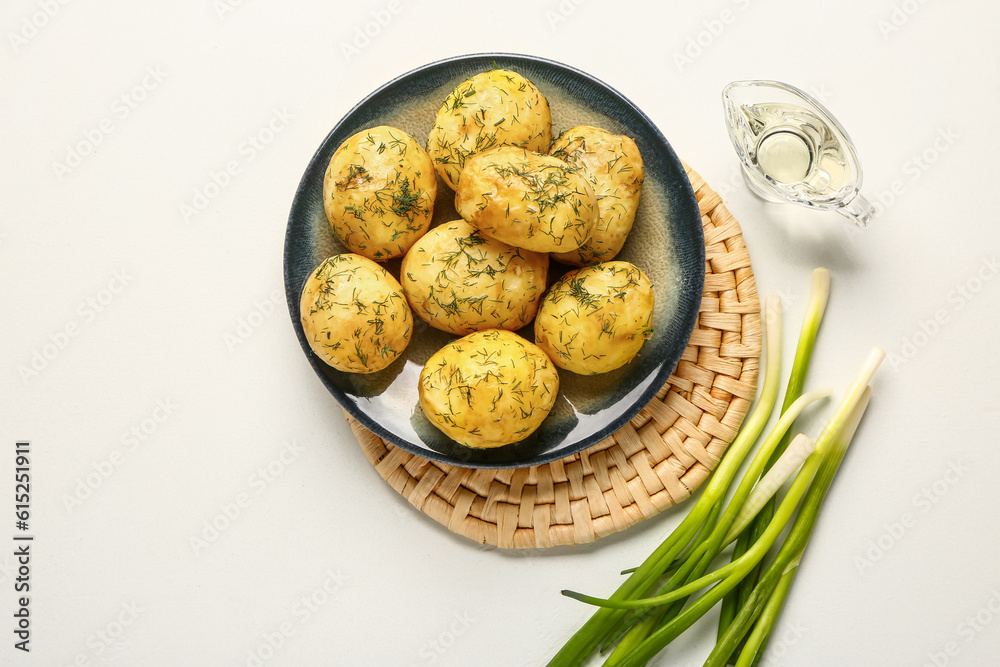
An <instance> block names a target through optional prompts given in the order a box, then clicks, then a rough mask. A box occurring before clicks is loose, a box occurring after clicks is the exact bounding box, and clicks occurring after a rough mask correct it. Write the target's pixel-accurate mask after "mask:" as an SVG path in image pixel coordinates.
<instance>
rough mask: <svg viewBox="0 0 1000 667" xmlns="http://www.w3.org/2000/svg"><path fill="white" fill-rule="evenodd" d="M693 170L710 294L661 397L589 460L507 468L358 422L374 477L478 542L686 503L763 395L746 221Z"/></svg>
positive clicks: (597, 526) (563, 536) (572, 537)
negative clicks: (466, 464)
mask: <svg viewBox="0 0 1000 667" xmlns="http://www.w3.org/2000/svg"><path fill="white" fill-rule="evenodd" d="M686 168H687V173H688V177H689V178H690V179H691V184H692V186H693V187H694V191H695V195H696V196H697V198H698V206H699V208H700V209H701V215H702V224H703V226H704V228H705V249H706V255H705V260H706V261H705V288H704V294H703V296H702V302H701V310H700V312H699V314H698V323H697V325H696V326H695V329H694V332H693V333H692V334H691V338H690V340H689V341H688V345H687V348H686V349H685V351H684V355H683V356H682V357H681V361H680V362H679V363H678V364H677V367H676V368H675V369H674V373H673V375H671V376H670V379H669V380H668V382H667V384H666V385H664V386H663V388H662V389H661V390H660V391H659V393H657V395H656V398H655V399H653V400H652V401H651V402H650V403H649V404H648V405H647V406H646V407H645V408H643V409H642V411H640V412H639V414H638V415H636V416H635V417H634V418H633V419H632V420H631V421H630V422H629V423H627V424H626V425H625V426H623V427H622V428H621V429H619V430H618V431H617V432H616V433H614V434H613V435H612V436H611V437H609V438H606V439H605V440H603V441H601V442H599V443H598V444H596V445H594V446H593V447H591V448H589V449H587V450H585V451H583V452H581V453H579V454H574V455H573V456H569V457H566V458H564V459H561V460H559V461H554V462H552V463H548V464H545V465H540V466H532V467H530V468H517V469H508V470H493V469H470V468H458V467H454V466H450V465H447V464H442V463H436V462H432V461H428V460H426V459H423V458H421V457H419V456H415V455H413V454H410V453H408V452H406V451H404V450H402V449H399V448H398V447H395V446H393V445H390V444H388V443H386V442H385V441H383V440H382V439H381V438H379V437H378V436H376V435H375V434H373V433H372V432H371V431H369V430H367V429H366V428H364V427H363V426H362V425H361V424H359V423H358V422H357V421H356V420H354V419H353V418H352V417H350V416H349V415H348V416H347V420H348V422H349V423H350V425H351V430H352V431H353V432H354V435H355V436H356V437H357V439H358V442H359V443H360V444H361V448H362V449H363V450H364V453H365V456H366V457H367V458H368V460H369V461H370V462H371V463H372V465H374V466H375V470H377V471H378V474H379V475H381V476H382V478H383V479H385V480H386V481H387V482H388V483H389V484H390V485H391V486H392V487H393V488H394V489H396V491H398V492H399V493H400V494H402V495H403V496H404V497H405V498H406V499H407V500H408V501H409V502H410V503H411V504H413V506H414V507H416V508H417V509H419V510H421V511H422V512H424V513H426V514H427V515H429V516H430V517H432V518H433V519H435V520H436V521H438V522H439V523H441V524H443V525H444V526H446V527H447V528H448V529H449V530H451V531H452V532H455V533H458V534H460V535H464V536H466V537H468V538H470V539H472V540H474V541H476V542H478V543H480V544H492V545H495V546H498V547H501V548H532V547H551V546H556V545H566V544H583V543H586V542H592V541H594V540H596V539H597V538H599V537H604V536H605V535H610V534H611V533H615V532H618V531H620V530H624V529H625V528H628V527H629V526H632V525H634V524H636V523H638V522H639V521H642V520H643V519H648V518H649V517H651V516H653V515H655V514H657V513H659V512H660V511H662V510H664V509H666V508H667V507H670V506H672V505H674V504H676V503H678V502H680V501H682V500H684V499H685V498H687V497H688V496H690V495H691V493H692V492H693V491H694V490H695V489H696V488H697V487H698V486H699V485H700V484H701V483H702V482H703V481H704V480H705V478H706V477H707V476H708V473H709V472H710V471H711V469H712V468H714V467H715V464H716V463H717V462H718V461H719V458H720V457H721V456H722V453H723V452H724V451H725V449H726V447H727V446H728V445H729V443H730V442H732V439H733V438H734V437H735V435H736V432H737V430H738V429H739V427H740V425H741V424H742V422H743V418H744V417H745V416H746V413H747V410H748V409H749V407H750V404H751V402H752V401H753V398H754V395H755V393H756V388H757V371H758V365H759V361H760V350H761V325H760V302H759V299H758V296H757V285H756V282H755V280H754V276H753V270H752V269H751V266H750V254H749V253H748V252H747V249H746V246H745V245H744V243H743V235H742V231H741V230H740V226H739V224H738V223H737V222H736V219H735V218H733V216H732V214H731V213H730V212H729V211H728V210H727V209H726V207H725V205H723V203H722V199H721V198H720V197H719V195H718V194H716V193H715V192H714V191H713V190H712V189H711V188H710V187H708V185H707V184H706V183H705V181H704V180H702V178H701V177H700V176H699V175H698V174H697V173H696V172H695V171H694V170H692V169H691V168H690V167H686ZM345 415H346V413H345Z"/></svg>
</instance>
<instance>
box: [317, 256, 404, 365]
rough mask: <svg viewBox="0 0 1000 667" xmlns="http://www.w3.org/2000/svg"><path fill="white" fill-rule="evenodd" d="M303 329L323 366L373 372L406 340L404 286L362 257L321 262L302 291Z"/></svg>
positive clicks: (398, 351)
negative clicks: (323, 363)
mask: <svg viewBox="0 0 1000 667" xmlns="http://www.w3.org/2000/svg"><path fill="white" fill-rule="evenodd" d="M299 313H300V317H301V319H302V328H303V330H304V331H305V334H306V340H307V341H309V347H310V348H312V351H313V352H315V353H316V355H317V356H319V357H320V358H321V359H322V360H323V361H324V362H326V363H327V364H329V365H330V366H333V367H334V368H336V369H337V370H340V371H345V372H348V373H374V372H376V371H380V370H382V369H383V368H385V367H386V366H388V365H389V364H391V363H392V362H393V361H395V360H396V358H397V357H399V355H400V354H402V353H403V350H405V349H406V346H407V344H408V343H409V342H410V336H411V334H412V332H413V315H412V314H411V313H410V307H409V306H408V305H407V303H406V296H405V295H404V294H403V288H402V287H400V285H399V283H398V282H397V281H396V279H395V278H393V277H392V276H391V275H390V274H389V273H388V272H387V271H386V270H385V269H384V268H382V266H380V265H379V264H376V263H375V262H373V261H372V260H370V259H368V258H367V257H362V256H361V255H355V254H351V253H344V254H341V255H334V256H333V257H329V258H327V259H325V260H324V261H323V262H322V263H321V264H320V265H319V266H318V267H316V270H315V271H313V273H312V275H310V276H309V278H308V279H307V280H306V284H305V286H304V287H303V288H302V298H301V300H300V302H299Z"/></svg>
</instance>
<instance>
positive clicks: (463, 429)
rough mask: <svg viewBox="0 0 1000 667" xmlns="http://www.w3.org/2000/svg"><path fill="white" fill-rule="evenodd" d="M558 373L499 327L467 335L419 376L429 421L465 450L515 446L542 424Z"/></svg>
mask: <svg viewBox="0 0 1000 667" xmlns="http://www.w3.org/2000/svg"><path fill="white" fill-rule="evenodd" d="M558 391H559V373H558V371H557V370H556V368H555V366H553V365H552V361H551V360H550V359H549V358H548V356H546V355H545V353H544V352H542V351H541V350H540V349H539V348H538V347H537V346H536V345H534V344H532V343H531V342H529V341H527V340H525V339H524V338H521V337H520V336H518V335H517V334H515V333H513V332H511V331H506V330H503V329H490V330H487V331H478V332H475V333H471V334H469V335H467V336H465V337H463V338H459V339H457V340H454V341H452V342H451V343H449V344H447V345H445V346H444V347H442V348H441V349H440V350H438V351H437V352H436V353H434V354H433V355H432V356H431V358H430V359H428V360H427V363H425V364H424V368H423V370H422V371H421V372H420V384H419V394H420V406H421V408H422V410H423V412H424V415H426V417H427V419H429V420H430V422H431V423H432V424H434V425H435V426H436V427H438V428H439V429H441V431H443V432H444V433H445V435H447V436H448V437H450V438H451V439H452V440H454V441H455V442H458V443H460V444H463V445H466V446H468V447H477V448H491V447H502V446H503V445H509V444H511V443H514V442H519V441H521V440H523V439H524V438H526V437H528V436H529V435H530V434H531V433H533V432H534V431H535V430H536V429H537V428H538V427H539V426H540V425H541V423H542V421H543V420H544V419H545V417H546V416H548V414H549V411H550V410H552V406H553V405H555V401H556V395H557V393H558Z"/></svg>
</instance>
